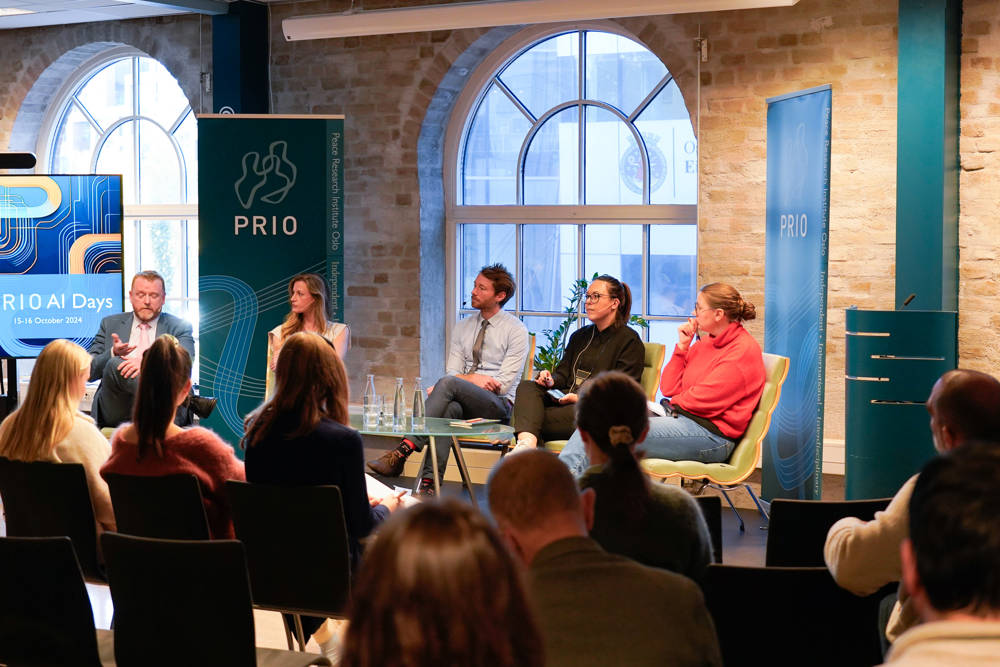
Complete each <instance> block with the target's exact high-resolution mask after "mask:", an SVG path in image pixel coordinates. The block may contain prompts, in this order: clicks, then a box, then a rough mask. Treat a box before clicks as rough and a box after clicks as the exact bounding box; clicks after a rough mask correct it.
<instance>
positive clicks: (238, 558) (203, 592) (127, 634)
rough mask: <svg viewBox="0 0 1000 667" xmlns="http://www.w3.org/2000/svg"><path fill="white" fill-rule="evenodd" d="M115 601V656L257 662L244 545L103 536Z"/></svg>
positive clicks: (122, 660) (123, 661)
mask: <svg viewBox="0 0 1000 667" xmlns="http://www.w3.org/2000/svg"><path fill="white" fill-rule="evenodd" d="M101 546H102V547H103V550H104V557H105V561H106V562H107V567H108V583H109V584H110V586H111V600H112V602H113V603H114V607H115V661H116V663H117V664H118V665H121V666H122V667H128V666H129V665H164V666H166V665H191V664H198V665H210V664H218V665H248V666H249V665H255V664H256V661H257V658H256V650H255V647H254V621H253V613H252V610H251V604H250V583H249V581H248V579H247V568H246V559H245V557H244V554H243V545H242V544H240V543H239V542H238V541H236V540H158V539H154V538H148V537H134V536H131V535H121V534H119V533H105V534H104V535H102V536H101Z"/></svg>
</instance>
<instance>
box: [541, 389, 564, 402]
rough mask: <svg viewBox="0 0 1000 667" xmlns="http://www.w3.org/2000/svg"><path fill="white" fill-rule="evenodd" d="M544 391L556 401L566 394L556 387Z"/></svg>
mask: <svg viewBox="0 0 1000 667" xmlns="http://www.w3.org/2000/svg"><path fill="white" fill-rule="evenodd" d="M545 393H547V394H548V395H549V396H551V397H552V398H554V399H556V400H557V401H558V400H559V399H560V398H562V397H563V396H565V395H566V394H564V393H562V392H561V391H559V390H558V389H549V390H548V391H547V392H545Z"/></svg>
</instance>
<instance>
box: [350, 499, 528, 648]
mask: <svg viewBox="0 0 1000 667" xmlns="http://www.w3.org/2000/svg"><path fill="white" fill-rule="evenodd" d="M351 597H352V603H351V612H350V623H349V625H348V626H347V636H346V640H345V644H344V655H343V659H342V660H341V661H340V663H339V664H340V666H341V667H389V666H399V667H403V666H404V665H405V666H406V667H438V666H440V665H464V666H466V667H541V665H543V664H546V663H545V661H544V659H543V651H544V649H543V646H542V639H541V636H540V635H539V631H538V628H537V626H536V623H535V618H534V613H533V612H532V609H531V607H530V604H529V601H528V599H527V596H526V594H525V588H524V583H523V581H522V574H521V573H520V572H519V568H518V566H517V564H516V562H515V561H514V558H513V557H512V556H511V554H510V553H509V551H508V550H507V549H506V547H505V546H504V543H503V541H502V539H501V537H500V535H499V534H497V531H496V529H494V528H493V526H492V525H491V524H490V522H489V520H488V519H486V518H485V517H484V516H483V515H482V514H480V513H479V512H478V511H476V510H475V509H474V508H473V507H471V506H470V505H468V504H467V503H463V502H460V501H458V500H455V499H450V498H449V499H444V500H437V501H430V502H426V503H421V504H418V505H415V506H413V507H410V508H408V509H406V510H405V511H403V512H400V513H399V514H398V515H397V516H394V517H393V518H392V519H391V520H389V521H388V522H387V523H386V525H385V527H384V528H383V529H382V530H381V531H380V532H379V536H378V539H377V540H375V543H374V544H373V545H372V547H371V549H370V550H369V552H368V553H367V555H366V556H365V563H364V565H362V567H361V572H360V574H359V575H358V582H357V584H356V585H355V587H354V590H353V591H352V595H351Z"/></svg>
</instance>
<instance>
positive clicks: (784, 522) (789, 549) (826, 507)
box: [764, 498, 892, 567]
mask: <svg viewBox="0 0 1000 667" xmlns="http://www.w3.org/2000/svg"><path fill="white" fill-rule="evenodd" d="M890 500H892V498H878V499H874V500H787V499H784V498H775V499H774V500H773V501H772V502H771V512H770V514H771V520H770V522H769V523H768V528H767V552H766V558H765V561H764V564H765V565H769V566H770V565H775V566H779V565H780V566H785V567H823V566H824V565H825V562H824V560H823V545H824V544H826V534H827V532H829V530H830V526H832V525H833V524H834V523H835V522H836V521H838V520H839V519H842V518H844V517H845V516H856V517H858V518H859V519H861V520H863V521H871V519H872V518H874V516H875V512H880V511H882V510H884V509H885V508H886V507H887V506H888V505H889V501H890Z"/></svg>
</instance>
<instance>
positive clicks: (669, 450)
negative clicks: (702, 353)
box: [559, 415, 736, 477]
mask: <svg viewBox="0 0 1000 667" xmlns="http://www.w3.org/2000/svg"><path fill="white" fill-rule="evenodd" d="M638 447H639V448H640V449H641V450H642V451H643V453H644V456H645V458H650V459H668V460H670V461H700V462H702V463H722V462H723V461H727V460H729V455H730V454H732V453H733V448H734V447H736V443H734V442H733V441H732V440H728V439H726V438H723V437H722V436H721V435H716V434H714V433H712V432H711V431H709V430H708V429H706V428H704V427H703V426H701V425H700V424H698V423H697V422H694V421H692V420H690V419H688V418H687V417H684V416H683V415H678V416H677V417H650V418H649V434H648V435H647V436H646V439H645V440H643V441H642V442H641V443H640V444H639V445H638ZM559 459H560V460H561V461H562V462H563V463H565V464H566V465H567V466H568V467H569V469H570V472H572V473H573V476H574V477H580V476H581V475H582V474H583V473H584V472H585V471H586V470H587V468H589V467H590V459H588V458H587V453H586V452H585V451H584V449H583V439H582V438H581V437H580V433H579V431H574V432H573V435H572V436H570V439H569V442H567V443H566V446H565V447H563V450H562V451H561V452H560V453H559Z"/></svg>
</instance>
